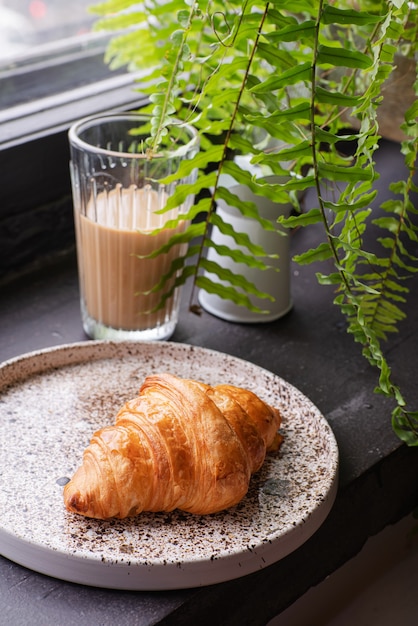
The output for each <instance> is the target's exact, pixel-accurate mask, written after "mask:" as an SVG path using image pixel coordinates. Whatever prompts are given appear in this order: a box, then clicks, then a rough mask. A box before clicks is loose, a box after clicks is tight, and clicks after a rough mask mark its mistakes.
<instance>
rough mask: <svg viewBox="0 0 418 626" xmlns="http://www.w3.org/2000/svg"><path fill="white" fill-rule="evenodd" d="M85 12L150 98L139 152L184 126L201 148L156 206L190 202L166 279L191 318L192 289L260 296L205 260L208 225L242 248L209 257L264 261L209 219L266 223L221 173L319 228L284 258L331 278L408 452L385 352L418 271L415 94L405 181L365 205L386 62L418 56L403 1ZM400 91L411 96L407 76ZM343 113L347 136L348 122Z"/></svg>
mask: <svg viewBox="0 0 418 626" xmlns="http://www.w3.org/2000/svg"><path fill="white" fill-rule="evenodd" d="M94 10H95V11H96V12H97V13H98V14H99V15H100V16H101V17H100V19H99V20H98V22H97V27H98V28H107V29H111V30H112V31H118V32H117V34H115V35H114V36H113V37H112V39H111V42H110V44H109V47H108V50H107V56H106V61H107V62H108V63H109V65H110V66H111V67H118V66H121V65H127V66H128V68H129V69H130V70H132V71H135V72H138V71H139V72H140V76H141V78H140V81H139V84H138V89H139V90H140V91H141V92H142V93H146V94H148V95H149V106H148V107H147V108H148V110H149V112H150V113H151V115H152V120H153V122H152V131H151V134H150V137H149V139H148V142H147V147H146V149H147V152H148V155H149V158H152V157H153V155H154V154H156V153H157V152H158V151H159V150H162V149H164V145H166V142H168V143H170V141H171V140H172V139H171V137H172V133H171V129H173V128H174V127H175V125H178V124H181V123H184V122H187V123H190V124H193V125H194V126H195V127H196V128H197V129H199V131H200V135H201V149H200V153H199V154H198V155H197V156H196V158H195V159H194V160H193V161H192V162H188V163H183V165H182V167H183V169H182V170H181V171H179V172H178V173H177V176H182V175H183V174H184V173H185V172H184V169H186V168H197V169H198V172H199V173H198V177H197V181H196V183H195V184H193V185H191V186H186V185H183V186H179V187H178V190H177V192H176V193H175V195H174V196H173V197H171V198H170V200H169V205H168V206H167V210H168V209H170V208H172V207H173V206H177V205H180V204H181V203H182V201H183V199H184V197H185V196H186V195H188V194H194V195H195V197H196V202H195V204H194V206H193V207H192V209H191V210H190V212H189V213H188V214H187V215H183V216H181V217H180V218H179V219H185V220H187V221H190V226H189V227H188V228H187V229H186V231H185V233H184V234H183V235H182V237H183V240H185V241H188V242H189V243H190V246H189V251H188V254H187V255H186V257H184V258H183V259H181V260H180V261H179V262H178V263H177V264H176V265H175V266H173V267H172V271H171V272H170V274H171V275H177V279H176V285H180V284H183V283H185V282H186V281H187V280H189V279H191V280H192V281H193V289H192V295H191V301H190V308H191V309H192V310H194V311H196V310H198V307H197V305H196V304H195V298H196V289H204V290H206V291H208V292H211V293H216V294H218V295H220V296H221V297H223V298H229V299H231V300H232V301H233V302H235V303H236V304H240V305H242V306H246V307H248V308H252V304H251V302H250V299H249V297H248V296H249V295H250V294H255V295H257V296H258V297H268V294H262V293H260V292H259V290H258V289H257V287H256V285H253V284H251V283H248V281H245V279H244V277H242V276H237V275H234V274H232V273H231V272H227V271H226V270H225V269H223V268H222V267H221V266H220V265H218V264H216V263H213V262H211V263H210V264H209V262H208V260H207V259H206V255H205V250H206V249H207V248H208V247H211V246H215V244H214V242H213V241H212V240H211V236H210V233H211V228H212V227H213V226H217V227H218V228H219V230H220V231H221V232H222V233H223V234H227V235H230V236H232V237H233V239H234V240H235V241H236V243H237V244H238V245H239V246H240V247H241V250H242V248H244V249H245V252H242V251H240V252H237V251H233V250H231V249H227V248H224V247H219V246H217V247H216V250H217V252H218V254H220V255H229V256H232V257H233V258H234V260H236V261H238V262H240V263H243V264H246V265H248V266H257V267H261V268H262V267H266V265H265V261H262V260H261V257H264V251H263V250H262V249H260V248H259V247H258V246H256V245H254V243H253V242H251V240H250V238H248V237H245V236H244V235H243V234H242V233H239V232H235V231H234V230H233V229H232V228H231V226H230V225H229V224H228V223H226V222H225V221H223V220H222V219H221V218H220V217H219V216H218V215H217V213H216V210H215V209H216V201H217V200H219V199H222V200H225V201H226V202H227V203H228V204H229V205H232V206H235V207H237V208H238V209H239V211H241V212H242V214H243V215H245V216H248V217H253V218H254V219H256V220H258V221H259V222H260V223H261V224H262V225H263V227H264V228H272V226H271V224H270V223H269V222H266V221H264V220H263V219H262V218H261V217H260V216H259V215H258V211H257V206H256V204H254V203H250V202H243V201H240V200H239V199H238V198H237V197H236V196H235V195H234V194H232V193H231V192H230V191H229V190H228V189H227V188H224V187H222V186H221V185H220V183H219V181H220V176H221V174H230V175H232V176H233V177H234V179H235V180H236V181H237V183H242V184H246V185H248V186H249V187H250V188H251V190H252V191H253V192H254V193H255V194H257V195H260V196H262V197H267V198H270V199H274V200H275V202H278V203H280V202H283V203H288V202H289V201H291V202H292V203H293V204H294V206H295V209H296V211H295V212H294V214H293V215H292V216H291V217H288V218H284V217H282V218H280V221H281V223H282V224H283V226H285V227H288V228H295V227H309V225H312V224H318V223H320V224H322V226H323V234H324V236H323V241H322V242H321V243H320V244H319V245H318V246H317V247H316V248H315V249H313V250H306V251H305V252H304V253H303V254H300V255H299V256H298V257H297V258H296V261H297V262H298V263H300V264H306V263H312V262H314V261H322V262H324V267H325V268H326V269H324V271H323V272H322V273H318V274H317V278H318V281H319V283H321V284H331V285H333V287H334V289H335V298H334V302H335V304H336V305H337V306H338V307H339V308H340V309H341V311H342V313H343V314H344V316H345V318H346V320H347V329H348V332H349V333H351V334H352V335H353V337H354V339H355V341H357V342H359V343H360V344H361V346H362V351H363V354H364V356H365V358H366V359H367V360H368V361H369V362H370V363H371V364H372V365H373V366H375V367H377V369H378V372H379V378H378V384H377V387H376V391H377V392H380V393H383V394H385V395H386V396H388V397H391V398H393V399H394V404H395V408H394V410H393V413H392V425H393V428H394V430H395V432H396V433H397V435H398V436H399V437H400V439H401V440H403V441H405V442H406V443H407V444H408V445H418V412H415V411H412V410H411V409H410V407H409V406H408V405H407V400H406V399H405V398H404V397H403V395H402V393H401V390H400V389H399V388H398V386H397V385H396V384H395V383H394V382H393V376H392V373H391V370H390V367H389V364H388V362H387V360H386V358H385V355H384V352H383V347H382V346H383V345H384V342H385V340H386V339H387V337H388V335H389V334H390V333H393V332H396V331H397V329H398V325H399V323H400V322H401V320H402V319H403V318H404V312H403V310H402V305H403V304H404V303H405V301H406V298H407V295H408V291H409V289H408V282H407V279H408V277H409V276H411V275H413V274H414V273H415V272H416V271H417V270H418V259H417V258H416V257H415V256H414V255H413V253H412V249H413V248H414V246H415V247H416V243H417V241H418V229H417V226H416V215H417V213H418V209H417V207H415V206H414V205H413V202H412V200H411V194H412V193H413V192H416V191H417V186H416V183H414V178H413V177H414V173H415V168H416V163H417V150H418V122H417V116H418V102H417V98H416V97H415V98H413V99H412V100H411V103H410V106H409V108H408V110H407V111H406V114H405V121H404V124H403V126H402V129H403V131H404V134H405V140H404V141H403V142H402V153H403V155H404V157H405V164H406V167H407V172H408V174H407V176H406V177H405V179H403V180H399V181H390V183H389V187H390V190H391V191H392V193H393V195H394V199H391V200H388V201H386V202H384V203H382V204H381V206H380V209H381V210H382V212H383V213H382V215H383V216H381V217H377V218H376V217H374V216H373V214H372V212H371V208H370V207H371V204H372V202H375V196H376V190H375V184H374V183H375V181H376V178H377V173H376V171H375V167H374V153H375V151H376V149H377V148H378V142H379V115H378V114H379V104H380V102H381V101H382V98H383V96H384V90H385V81H386V80H387V78H388V77H389V75H390V74H391V72H392V71H394V67H395V63H394V59H395V55H396V54H402V55H404V56H407V57H410V58H411V59H415V68H416V62H417V58H418V57H417V54H418V53H417V28H418V26H417V25H418V9H417V5H416V4H414V3H411V2H407V1H405V0H393V1H392V2H390V1H383V0H352V1H350V0H346V1H343V2H339V3H338V6H337V3H335V2H332V1H326V0H269V1H266V0H244V1H242V0H227V2H220V1H219V0H201V1H200V2H198V1H197V0H185V1H183V0H166V1H164V2H160V1H159V0H157V1H156V0H145V2H144V3H143V4H138V3H137V2H134V1H133V0H108V1H107V2H104V3H102V4H100V5H98V6H96V7H94ZM413 90H414V93H415V96H416V95H417V94H418V80H417V76H416V73H415V81H414V83H413ZM347 111H349V112H350V116H351V119H355V120H357V127H358V129H357V130H353V129H352V127H351V125H348V123H347V122H346V119H347V117H346V115H345V113H346V112H347ZM348 142H349V144H350V146H351V145H355V151H354V154H353V153H352V152H351V153H349V151H346V150H344V149H343V148H344V144H348ZM234 154H241V155H250V157H251V159H252V163H253V164H255V165H257V166H258V167H259V171H260V172H261V174H260V175H259V176H254V175H251V174H250V173H249V172H248V171H246V170H243V169H242V168H241V167H240V166H239V165H238V163H237V162H236V161H235V160H234V159H233V158H231V155H234ZM348 154H349V156H348ZM266 173H268V174H275V175H280V176H283V175H286V176H287V182H284V183H281V184H279V183H272V182H270V181H271V179H270V178H266ZM174 176H175V175H174ZM308 188H314V190H315V191H316V197H317V203H316V207H315V208H313V209H311V210H310V211H309V212H302V211H300V209H299V207H298V202H297V198H298V193H299V192H301V191H303V190H306V189H308ZM207 190H210V192H209V193H208V192H207ZM205 191H206V193H204V192H205ZM196 218H198V219H196ZM414 220H415V221H414ZM371 224H373V225H374V227H378V228H379V229H380V231H381V236H380V237H379V239H378V241H379V243H380V252H379V253H376V252H375V251H370V250H368V249H367V248H366V247H365V244H364V241H365V237H364V235H365V232H366V229H367V228H369V227H370V225H371ZM196 241H198V243H195V242H196ZM173 243H175V242H174V241H173V242H171V244H173ZM171 244H169V245H171ZM161 252H163V250H160V251H159V253H161ZM191 258H193V259H196V261H193V262H192V263H191V262H190V259H191ZM329 267H331V268H332V269H331V270H329ZM205 270H206V271H205ZM208 272H209V273H211V274H212V275H213V274H215V275H216V276H218V277H219V278H220V279H221V280H222V285H220V284H219V283H218V282H215V281H212V280H211V279H210V277H208ZM167 278H168V276H167V277H165V279H163V282H164V280H166V279H167ZM160 287H161V284H160V285H157V286H156V289H159V288H160Z"/></svg>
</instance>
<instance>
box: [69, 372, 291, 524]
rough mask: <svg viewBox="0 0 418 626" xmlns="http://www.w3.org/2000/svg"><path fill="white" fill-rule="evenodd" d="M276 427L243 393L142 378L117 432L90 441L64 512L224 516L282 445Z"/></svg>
mask: <svg viewBox="0 0 418 626" xmlns="http://www.w3.org/2000/svg"><path fill="white" fill-rule="evenodd" d="M280 423H281V416H280V413H279V411H278V410H277V409H274V408H272V407H270V406H269V405H267V404H265V403H264V402H263V401H262V400H261V399H260V398H258V396H256V395H255V394H254V393H252V392H250V391H247V390H245V389H241V388H239V387H233V386H231V385H218V386H216V387H211V386H209V385H206V384H204V383H201V382H197V381H194V380H185V379H181V378H178V377H177V376H174V375H171V374H159V375H152V376H148V377H147V378H146V379H145V381H144V383H143V385H142V387H141V389H140V391H139V395H138V397H136V398H134V399H133V400H130V401H128V402H127V403H126V404H125V405H124V406H123V407H122V408H121V409H120V411H119V413H118V414H117V416H116V421H115V424H114V425H112V426H106V427H104V428H102V429H101V430H99V431H98V432H96V433H95V434H94V435H93V437H92V439H91V442H90V445H89V446H88V447H87V449H86V450H85V452H84V455H83V464H82V465H81V466H80V467H79V468H78V469H77V470H76V472H75V474H74V476H73V478H72V479H71V480H70V481H69V482H68V483H67V484H66V486H65V488H64V503H65V506H66V508H67V509H68V510H69V511H72V512H74V513H79V514H81V515H84V516H86V517H94V518H98V519H107V518H111V517H115V518H125V517H128V516H133V515H137V514H139V513H141V512H142V511H154V512H157V511H172V510H174V509H180V510H183V511H188V512H190V513H195V514H200V515H203V514H208V513H215V512H217V511H220V510H223V509H226V508H228V507H231V506H233V505H235V504H237V503H238V502H239V501H240V500H241V499H242V498H243V497H244V495H245V494H246V493H247V491H248V486H249V481H250V477H251V474H253V473H254V472H256V471H257V470H258V469H259V468H260V467H261V465H262V464H263V462H264V459H265V455H266V451H267V450H272V449H277V448H278V446H279V445H280V442H281V436H280V435H279V434H278V432H277V431H278V428H279V426H280Z"/></svg>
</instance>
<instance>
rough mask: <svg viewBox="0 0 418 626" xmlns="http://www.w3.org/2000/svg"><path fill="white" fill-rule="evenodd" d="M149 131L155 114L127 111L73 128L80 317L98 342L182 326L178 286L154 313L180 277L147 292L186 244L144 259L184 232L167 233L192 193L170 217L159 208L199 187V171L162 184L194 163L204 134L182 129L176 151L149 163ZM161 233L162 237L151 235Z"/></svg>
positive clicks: (162, 334) (158, 334)
mask: <svg viewBox="0 0 418 626" xmlns="http://www.w3.org/2000/svg"><path fill="white" fill-rule="evenodd" d="M149 127H150V118H149V117H147V116H144V115H140V114H132V113H126V114H125V113H122V114H107V115H101V116H98V117H92V118H88V119H85V120H81V121H79V122H77V123H76V124H74V125H73V126H72V127H71V129H70V131H69V142H70V150H71V163H70V169H71V180H72V189H73V202H74V220H75V230H76V243H77V260H78V269H79V281H80V295H81V313H82V320H83V327H84V330H85V332H86V333H87V335H89V336H90V337H91V338H94V339H112V340H126V339H131V340H141V339H142V340H157V339H168V338H169V337H170V336H171V335H172V333H173V332H174V329H175V327H176V324H177V321H178V312H179V304H180V289H179V288H176V289H175V290H174V293H173V295H172V296H170V297H169V298H168V299H167V300H166V302H165V304H164V306H163V307H162V308H160V309H158V310H155V309H156V307H157V305H158V304H159V303H160V301H161V297H162V295H163V293H165V292H167V291H168V290H169V289H170V287H171V286H172V284H173V281H174V279H175V277H173V278H172V279H170V280H171V282H169V283H168V285H167V286H166V287H165V288H164V289H163V290H162V291H161V290H160V291H157V292H155V293H149V292H150V290H151V289H152V287H154V286H155V285H156V284H157V283H158V281H159V279H160V278H161V277H162V276H163V275H165V274H166V273H167V272H168V270H169V268H170V266H171V263H172V261H173V260H174V259H175V258H177V257H178V256H180V255H183V254H185V252H186V249H185V248H186V244H178V245H175V246H174V247H172V248H171V249H170V250H169V251H168V252H166V253H163V254H160V255H158V256H157V257H155V258H144V257H145V256H148V255H149V254H150V253H152V252H153V251H154V250H157V249H159V248H160V247H161V246H162V245H164V244H165V243H167V242H168V240H169V239H170V237H171V236H172V235H174V234H175V233H177V232H181V231H183V230H184V229H185V227H186V224H187V223H186V221H185V220H181V221H180V223H179V225H178V226H177V227H176V228H164V226H165V224H166V223H167V221H168V220H171V219H173V218H174V217H177V215H178V214H179V212H182V213H186V212H187V211H188V209H189V208H190V206H191V204H192V202H193V197H192V196H188V198H187V199H186V201H185V202H184V203H183V204H182V205H181V206H178V207H176V208H174V209H170V211H168V212H164V213H158V211H159V210H161V209H163V208H164V207H165V205H166V202H167V198H168V197H170V196H171V195H172V194H173V192H174V190H175V188H176V186H177V185H178V184H179V183H190V182H193V180H194V179H195V176H196V173H195V172H192V173H190V174H189V175H187V176H186V177H185V178H182V179H181V180H180V181H176V182H172V183H168V184H164V183H163V182H160V181H162V179H164V178H166V177H167V176H169V175H170V174H173V173H175V172H176V171H177V170H178V168H179V166H180V163H181V162H182V161H183V160H184V159H190V158H192V156H193V155H194V154H195V153H196V151H197V149H198V136H197V133H196V132H195V131H194V129H192V128H191V127H189V126H187V125H180V124H179V125H178V127H175V135H173V137H172V143H171V144H170V147H169V148H168V149H165V150H164V152H161V154H157V155H154V156H153V157H152V158H149V157H148V156H147V152H146V147H145V144H144V140H145V139H146V137H148V136H149ZM157 228H158V229H159V228H161V229H162V230H161V232H159V234H157V235H155V234H154V235H151V234H150V233H151V231H153V230H155V229H157Z"/></svg>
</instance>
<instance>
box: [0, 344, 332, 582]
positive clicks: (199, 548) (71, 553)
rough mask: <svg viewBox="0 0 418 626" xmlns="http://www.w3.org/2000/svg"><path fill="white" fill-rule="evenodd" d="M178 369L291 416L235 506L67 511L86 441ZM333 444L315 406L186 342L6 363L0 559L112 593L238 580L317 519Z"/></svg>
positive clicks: (293, 544) (262, 373)
mask: <svg viewBox="0 0 418 626" xmlns="http://www.w3.org/2000/svg"><path fill="white" fill-rule="evenodd" d="M157 371H160V372H161V371H171V372H172V373H174V374H177V375H180V376H183V377H190V378H195V379H197V380H202V381H204V382H207V383H209V384H216V383H222V382H226V381H227V382H229V383H232V384H235V385H238V386H242V387H246V388H248V389H251V390H253V391H254V392H255V393H257V394H258V395H259V396H260V397H262V398H263V399H264V400H266V401H267V402H269V403H270V404H273V405H276V406H278V407H279V408H280V409H281V411H282V413H283V427H282V433H283V435H284V437H285V440H284V443H283V445H282V447H281V450H280V452H279V453H276V454H272V455H269V456H268V457H267V459H266V461H265V463H264V465H263V467H262V469H261V470H260V471H259V472H258V473H257V474H256V475H255V476H254V477H253V478H252V481H251V486H250V490H249V492H248V494H247V496H246V497H245V498H244V499H243V500H242V501H241V502H240V503H239V504H238V505H237V506H236V507H234V508H232V509H230V510H228V511H225V512H222V513H217V514H215V515H208V516H193V515H190V514H185V513H180V512H173V513H169V514H143V515H140V516H138V517H137V518H135V519H129V520H123V521H105V522H104V521H98V520H90V519H86V518H82V517H80V516H77V515H73V514H70V513H68V512H67V511H66V510H65V509H64V505H63V499H62V485H63V483H64V482H65V479H66V477H70V476H71V475H72V474H73V472H74V470H75V469H76V467H77V466H78V465H79V463H80V461H81V457H82V453H83V450H84V448H85V447H86V445H87V444H88V442H89V440H90V437H91V435H92V433H93V432H94V431H95V430H96V429H97V428H99V427H101V426H103V425H105V424H109V423H113V420H114V416H115V413H116V411H117V409H118V408H119V407H120V406H121V405H122V404H123V403H124V402H125V401H126V400H127V399H129V398H131V397H133V396H134V395H136V393H137V390H138V388H139V386H140V384H141V382H142V380H143V379H144V377H145V376H146V375H147V374H150V373H152V372H157ZM337 471H338V449H337V445H336V442H335V439H334V436H333V434H332V431H331V429H330V427H329V425H328V423H327V421H326V420H325V419H324V417H323V416H322V415H321V413H320V412H319V411H318V409H317V408H316V407H315V406H314V405H313V404H312V403H311V401H310V400H308V399H307V398H306V397H305V396H303V395H302V394H301V393H300V392H299V391H298V390H297V389H295V387H293V386H292V385H289V384H288V383H287V382H285V381H284V380H282V379H281V378H279V377H278V376H275V375H274V374H272V373H271V372H268V371H266V370H264V369H261V368H260V367H257V366H255V365H253V364H251V363H249V362H247V361H242V360H240V359H237V358H234V357H232V356H228V355H226V354H221V353H219V352H214V351H211V350H206V349H203V348H196V347H193V346H189V345H184V344H176V343H110V342H100V341H92V342H85V343H80V344H73V345H66V346H61V347H58V348H52V349H47V350H43V351H39V352H34V353H31V354H28V355H25V356H23V357H19V358H16V359H12V360H10V361H7V362H6V363H4V364H3V365H2V366H1V367H0V474H1V489H0V553H1V554H2V555H3V556H5V557H7V558H9V559H11V560H12V561H15V562H17V563H20V564H21V565H24V566H26V567H28V568H30V569H33V570H35V571H38V572H41V573H44V574H48V575H50V576H54V577H56V578H60V579H63V580H67V581H72V582H77V583H83V584H86V585H94V586H99V587H109V588H114V589H137V590H152V589H160V590H161V589H175V588H184V587H195V586H199V585H208V584H213V583H217V582H222V581H224V580H230V579H233V578H238V577H240V576H243V575H245V574H249V573H251V572H254V571H256V570H257V569H260V568H263V567H265V566H267V565H269V564H271V563H274V562H275V561H278V560H279V559H281V558H283V557H284V556H286V555H287V554H289V553H290V552H292V551H293V550H295V549H296V548H297V547H299V546H300V545H301V544H302V543H303V542H304V541H306V540H307V539H308V538H309V537H310V536H311V535H312V534H313V533H314V532H315V531H316V530H317V529H318V527H319V526H320V525H321V524H322V522H323V521H324V519H325V517H326V516H327V514H328V512H329V510H330V508H331V506H332V504H333V502H334V498H335V494H336V489H337Z"/></svg>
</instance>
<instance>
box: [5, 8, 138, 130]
mask: <svg viewBox="0 0 418 626" xmlns="http://www.w3.org/2000/svg"><path fill="white" fill-rule="evenodd" d="M94 4H97V0H71V1H69V0H0V112H1V111H6V110H9V109H12V108H13V107H16V106H18V105H27V104H28V103H32V102H35V101H37V100H40V99H42V98H50V97H51V96H56V95H59V94H64V93H70V92H74V90H76V89H79V88H82V87H85V86H88V85H92V84H95V83H97V82H98V81H103V80H106V79H109V78H110V77H113V76H114V75H115V72H110V70H109V69H108V67H107V66H106V65H105V63H104V61H103V55H104V51H105V48H106V43H107V41H108V39H109V37H110V35H109V33H107V32H94V31H93V24H94V22H95V21H96V20H97V16H96V15H94V14H91V13H89V12H88V7H89V6H91V5H94ZM124 73H126V71H125V69H124V68H122V69H120V70H119V71H118V72H116V74H124ZM0 135H1V132H0ZM0 138H1V137H0Z"/></svg>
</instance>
